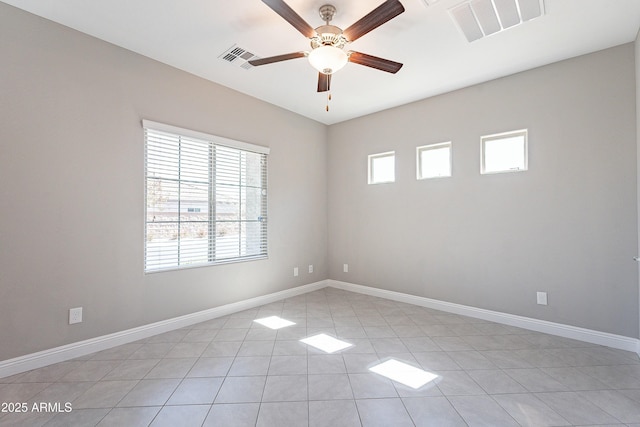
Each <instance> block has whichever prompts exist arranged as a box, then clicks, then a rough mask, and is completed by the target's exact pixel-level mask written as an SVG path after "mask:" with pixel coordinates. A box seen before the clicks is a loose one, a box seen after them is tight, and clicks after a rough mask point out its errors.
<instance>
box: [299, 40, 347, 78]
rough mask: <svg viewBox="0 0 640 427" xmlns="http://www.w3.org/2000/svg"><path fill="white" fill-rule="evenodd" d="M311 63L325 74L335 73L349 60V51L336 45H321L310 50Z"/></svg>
mask: <svg viewBox="0 0 640 427" xmlns="http://www.w3.org/2000/svg"><path fill="white" fill-rule="evenodd" d="M308 58H309V63H310V64H311V66H312V67H313V68H315V69H316V70H318V71H319V72H321V73H323V74H333V73H335V72H336V71H339V70H340V69H342V67H344V66H345V65H346V64H347V62H348V61H349V57H348V55H347V53H346V52H345V51H344V50H342V49H340V48H337V47H335V46H320V47H317V48H315V49H313V50H312V51H311V52H309V56H308Z"/></svg>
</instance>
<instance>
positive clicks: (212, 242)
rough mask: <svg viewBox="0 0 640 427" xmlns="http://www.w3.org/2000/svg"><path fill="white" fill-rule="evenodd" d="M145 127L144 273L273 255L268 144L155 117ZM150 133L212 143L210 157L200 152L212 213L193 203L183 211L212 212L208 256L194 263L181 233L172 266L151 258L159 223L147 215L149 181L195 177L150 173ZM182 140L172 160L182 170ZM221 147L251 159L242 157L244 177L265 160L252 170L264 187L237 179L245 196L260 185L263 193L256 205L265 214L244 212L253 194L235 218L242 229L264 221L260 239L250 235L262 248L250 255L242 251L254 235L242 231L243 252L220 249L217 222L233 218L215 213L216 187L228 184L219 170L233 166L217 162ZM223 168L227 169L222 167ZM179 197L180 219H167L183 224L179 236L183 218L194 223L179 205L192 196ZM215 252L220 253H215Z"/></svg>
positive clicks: (241, 204) (184, 180)
mask: <svg viewBox="0 0 640 427" xmlns="http://www.w3.org/2000/svg"><path fill="white" fill-rule="evenodd" d="M142 127H143V132H144V186H145V187H144V218H143V219H144V243H143V246H144V248H143V249H144V254H143V269H144V273H145V274H150V273H160V272H166V271H175V270H183V269H190V268H199V267H209V266H213V265H221V264H228V263H236V262H247V261H253V260H259V259H266V258H268V221H267V207H268V203H267V202H268V199H267V198H268V189H267V172H268V154H269V152H270V149H269V147H264V146H260V145H255V144H250V143H246V142H242V141H236V140H232V139H228V138H223V137H220V136H216V135H210V134H206V133H202V132H197V131H193V130H189V129H183V128H179V127H176V126H171V125H166V124H163V123H157V122H153V121H150V120H142ZM150 133H151V134H152V135H154V136H153V137H152V138H161V135H162V136H165V137H171V138H177V140H178V141H182V140H183V139H184V140H185V141H187V142H188V143H189V144H194V143H196V144H205V145H207V146H208V147H209V154H208V156H205V155H204V154H203V153H202V154H200V155H199V157H198V159H199V161H201V162H203V164H207V167H208V169H209V176H208V180H207V183H206V184H205V183H204V182H203V185H206V186H207V188H208V190H207V191H208V194H209V196H208V200H207V202H205V204H208V206H209V207H208V209H207V210H208V212H201V211H200V208H195V209H194V211H193V212H190V211H189V209H190V208H188V207H187V208H186V210H185V211H184V214H192V213H197V214H200V213H202V214H206V216H207V219H206V220H205V221H204V223H206V224H207V228H208V230H209V232H208V234H207V238H206V242H205V243H206V245H207V249H206V252H207V253H206V255H205V254H200V255H198V256H199V257H205V256H206V258H207V261H196V262H193V263H184V264H183V263H182V262H181V257H182V255H181V251H183V250H185V251H187V253H188V251H189V249H190V248H189V247H188V246H187V247H183V246H181V242H180V240H181V239H182V237H179V238H178V243H177V245H176V248H175V249H174V250H176V251H177V255H176V256H175V258H174V259H172V260H171V261H173V262H169V263H167V265H160V266H158V264H161V263H159V262H156V263H155V265H154V263H153V262H150V260H151V255H150V252H149V247H148V246H149V245H148V243H149V242H150V240H149V235H148V233H149V224H154V223H156V224H157V222H155V216H154V218H153V220H152V221H150V220H149V217H148V208H149V193H148V191H149V185H150V184H151V185H152V186H154V185H155V184H153V183H154V182H173V183H174V185H177V186H183V185H185V184H190V183H192V182H193V180H192V179H190V178H188V177H187V178H183V177H182V176H181V175H180V173H179V175H178V177H177V178H169V177H158V176H152V175H151V174H150V173H149V172H148V170H149V168H153V166H152V164H151V163H150V152H149V143H150V139H149V135H150ZM181 144H182V143H181V142H178V148H177V150H178V151H177V155H178V159H177V161H176V162H175V163H173V165H174V167H177V170H181V167H182V166H181V162H182V160H181V156H182V154H181V152H182V151H181V150H182V145H181ZM156 150H157V148H156ZM216 150H222V151H223V152H224V151H226V152H227V153H233V150H235V151H237V155H238V156H239V157H238V159H246V160H245V161H244V162H243V161H241V160H239V163H238V169H237V173H238V176H239V177H242V176H244V177H246V176H247V175H246V173H247V170H248V169H247V168H248V167H249V166H250V164H251V163H253V164H254V165H255V164H256V162H257V161H259V162H260V163H259V165H258V166H254V168H255V167H257V168H258V171H257V172H255V171H254V173H253V175H251V177H252V178H253V179H258V180H259V186H257V187H256V186H255V185H250V184H249V183H248V182H247V181H244V180H241V181H238V184H237V188H238V191H240V192H241V193H242V194H244V195H245V196H246V193H247V192H248V191H249V190H251V189H253V192H254V194H256V190H258V191H257V193H259V197H258V198H257V199H256V200H258V203H259V204H258V205H256V206H257V207H258V210H259V213H260V214H259V216H258V217H257V218H255V219H251V220H249V219H248V218H244V217H243V214H242V213H243V211H244V210H245V209H246V206H244V204H247V200H249V199H242V198H241V199H239V201H238V203H239V206H238V209H239V210H238V217H237V218H236V219H232V220H230V222H231V223H234V224H235V223H237V226H238V227H239V229H241V230H242V229H243V227H247V225H248V224H250V223H259V224H260V226H259V227H258V228H259V230H258V233H259V234H258V235H257V236H258V237H257V240H255V239H254V240H251V243H253V244H254V245H256V244H257V245H258V251H257V252H256V253H251V254H249V255H247V254H245V255H242V251H243V249H246V247H247V243H248V242H249V240H248V239H247V240H246V241H243V239H242V238H241V234H239V235H238V255H237V256H231V257H224V254H222V255H221V254H219V253H217V251H216V249H217V248H216V245H217V244H218V242H217V240H216V239H217V232H216V225H218V224H220V223H223V222H227V223H228V222H229V220H225V221H221V220H220V219H218V218H217V212H216V206H215V203H216V202H215V200H216V198H215V194H216V190H217V189H218V190H220V191H222V190H223V188H224V186H221V185H222V184H218V183H217V182H216V172H215V171H216V170H219V171H220V173H225V172H227V171H228V170H229V169H228V166H227V165H225V164H217V163H216V162H217V161H218V158H217V156H216V154H215V153H216ZM212 153H213V154H212ZM152 154H154V153H153V151H152ZM155 154H157V153H155ZM256 155H257V156H256ZM161 156H162V155H161ZM249 156H251V158H250V159H249ZM169 157H170V156H169ZM160 159H161V160H163V161H166V158H165V157H160ZM220 167H222V169H218V168H220ZM230 170H232V171H233V170H236V169H230ZM212 171H213V172H212ZM169 174H171V172H169ZM181 188H182V187H181ZM227 188H228V187H227ZM177 197H178V198H177V199H176V203H177V204H178V211H177V217H178V219H177V220H174V221H169V222H167V224H170V223H171V224H173V223H174V222H175V223H176V224H177V226H178V229H177V230H178V234H179V236H180V233H182V231H183V229H182V228H181V224H183V223H185V224H189V223H190V222H189V221H183V219H182V216H183V212H182V210H181V209H180V206H181V204H182V203H184V202H185V201H188V199H187V200H183V199H182V196H181V195H180V193H178V196H177ZM246 197H248V196H246ZM254 202H255V200H254ZM196 209H197V210H196ZM197 222H203V221H197ZM243 245H244V246H243ZM216 254H218V255H217V256H216ZM150 264H151V265H150ZM168 264H171V265H168Z"/></svg>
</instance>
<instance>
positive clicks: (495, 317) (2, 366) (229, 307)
mask: <svg viewBox="0 0 640 427" xmlns="http://www.w3.org/2000/svg"><path fill="white" fill-rule="evenodd" d="M327 286H330V287H333V288H337V289H343V290H346V291H351V292H357V293H360V294H366V295H371V296H375V297H380V298H385V299H389V300H393V301H399V302H404V303H408V304H413V305H418V306H421V307H427V308H432V309H435V310H440V311H444V312H447V313H454V314H460V315H463V316H469V317H474V318H477V319H483V320H487V321H491V322H496V323H501V324H504V325H509V326H516V327H519V328H523V329H528V330H532V331H536V332H544V333H547V334H551V335H557V336H561V337H565V338H572V339H576V340H579V341H584V342H588V343H592V344H598V345H604V346H607V347H612V348H617V349H620V350H627V351H633V352H636V353H638V355H640V340H639V339H635V338H629V337H624V336H621V335H615V334H609V333H606V332H599V331H594V330H591V329H584V328H579V327H576V326H569V325H563V324H560V323H553V322H547V321H545V320H538V319H532V318H529V317H523V316H516V315H513V314H506V313H500V312H497V311H491V310H485V309H482V308H476V307H470V306H466V305H461V304H454V303H450V302H445V301H439V300H435V299H430V298H425V297H419V296H415V295H409V294H403V293H400V292H395V291H388V290H385V289H378V288H372V287H369V286H362V285H356V284H353V283H347V282H340V281H337V280H322V281H319V282H315V283H310V284H308V285H304V286H299V287H296V288H292V289H286V290H284V291H280V292H275V293H272V294H268V295H263V296H259V297H255V298H250V299H248V300H243V301H238V302H235V303H232V304H226V305H223V306H220V307H215V308H212V309H209V310H203V311H199V312H197V313H192V314H187V315H185V316H180V317H176V318H173V319H167V320H163V321H160V322H156V323H151V324H149V325H144V326H140V327H137V328H133V329H128V330H125V331H121V332H116V333H113V334H109V335H104V336H101V337H96V338H91V339H88V340H85V341H79V342H76V343H71V344H67V345H63V346H60V347H55V348H52V349H49V350H44V351H40V352H37V353H32V354H27V355H25V356H20V357H16V358H13V359H8V360H4V361H0V378H3V377H8V376H11V375H15V374H19V373H21V372H26V371H30V370H32V369H37V368H42V367H44V366H47V365H51V364H54V363H59V362H64V361H66V360H71V359H75V358H77V357H82V356H86V355H87V354H91V353H95V352H97V351H102V350H107V349H110V348H113V347H116V346H119V345H122V344H128V343H131V342H134V341H138V340H141V339H144V338H148V337H151V336H153V335H157V334H161V333H164V332H169V331H173V330H175V329H180V328H184V327H186V326H191V325H195V324H196V323H200V322H205V321H207V320H211V319H215V318H217V317H222V316H227V315H229V314H233V313H237V312H239V311H243V310H248V309H251V308H254V307H258V306H261V305H264V304H269V303H271V302H275V301H279V300H282V299H285V298H291V297H294V296H297V295H302V294H305V293H308V292H313V291H316V290H318V289H322V288H325V287H327Z"/></svg>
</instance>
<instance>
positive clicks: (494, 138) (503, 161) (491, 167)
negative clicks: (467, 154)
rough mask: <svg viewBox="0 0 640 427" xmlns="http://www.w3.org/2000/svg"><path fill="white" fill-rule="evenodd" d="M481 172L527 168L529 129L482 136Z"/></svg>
mask: <svg viewBox="0 0 640 427" xmlns="http://www.w3.org/2000/svg"><path fill="white" fill-rule="evenodd" d="M480 142H481V152H482V154H481V156H482V158H481V173H482V174H489V173H500V172H518V171H525V170H527V130H526V129H524V130H518V131H513V132H505V133H500V134H495V135H487V136H483V137H482V138H480Z"/></svg>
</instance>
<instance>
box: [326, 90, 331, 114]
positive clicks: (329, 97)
mask: <svg viewBox="0 0 640 427" xmlns="http://www.w3.org/2000/svg"><path fill="white" fill-rule="evenodd" d="M329 101H331V92H327V108H326V110H327V112H329Z"/></svg>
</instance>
